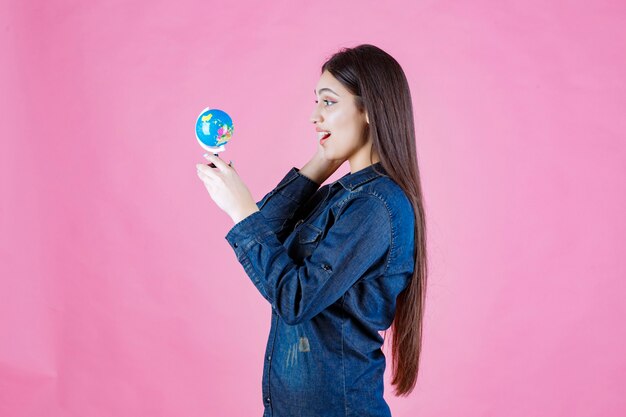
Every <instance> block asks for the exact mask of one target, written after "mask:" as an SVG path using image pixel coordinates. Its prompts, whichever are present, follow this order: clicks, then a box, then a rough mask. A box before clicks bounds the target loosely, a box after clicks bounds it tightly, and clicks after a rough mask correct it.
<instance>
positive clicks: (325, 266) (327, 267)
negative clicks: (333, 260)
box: [322, 265, 330, 271]
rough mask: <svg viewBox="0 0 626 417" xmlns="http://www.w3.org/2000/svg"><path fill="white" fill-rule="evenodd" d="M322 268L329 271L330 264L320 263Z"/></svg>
mask: <svg viewBox="0 0 626 417" xmlns="http://www.w3.org/2000/svg"><path fill="white" fill-rule="evenodd" d="M322 268H324V269H325V270H326V271H330V265H322Z"/></svg>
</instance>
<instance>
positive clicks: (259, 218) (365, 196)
mask: <svg viewBox="0 0 626 417" xmlns="http://www.w3.org/2000/svg"><path fill="white" fill-rule="evenodd" d="M257 206H258V207H259V210H260V211H258V212H255V213H253V214H251V215H249V216H248V217H246V218H245V219H243V220H241V221H240V222H239V223H237V224H236V225H234V226H233V227H232V228H231V229H230V230H229V232H228V234H227V235H226V237H225V239H226V240H227V241H228V243H229V244H230V245H231V247H232V248H233V250H234V251H235V254H236V256H237V260H238V261H239V262H240V263H241V265H242V266H243V268H244V270H245V272H246V274H247V275H248V277H249V278H250V279H251V280H252V283H253V284H254V285H255V287H256V288H257V289H258V291H259V292H260V293H261V295H262V296H263V297H264V298H265V299H266V300H267V301H268V302H269V303H270V304H271V306H272V317H271V320H272V321H271V327H270V332H269V338H268V341H267V346H266V351H265V363H264V367H263V380H262V390H263V404H264V408H265V409H264V414H263V416H264V417H299V416H302V417H305V416H307V417H308V416H311V417H314V416H315V417H321V416H323V417H334V416H343V417H348V416H355V417H356V416H358V417H366V416H377V417H378V416H390V415H391V414H390V410H389V407H388V405H387V403H386V402H385V400H384V398H383V388H384V387H383V374H384V371H385V356H384V354H383V352H382V350H381V347H382V344H383V337H382V336H381V334H380V333H379V332H380V331H382V330H385V329H387V328H388V327H389V326H390V325H391V322H392V320H393V317H394V313H395V307H396V297H397V296H398V294H399V293H400V292H401V291H402V290H403V289H404V288H405V287H406V285H407V284H408V282H409V280H410V279H411V276H412V273H413V269H414V262H415V261H414V258H413V244H414V233H413V227H414V222H415V220H414V214H413V207H412V206H411V204H410V201H409V200H408V198H407V197H406V195H405V194H404V192H403V191H402V189H401V188H400V187H399V186H398V185H397V184H396V183H395V182H394V181H393V180H392V179H391V178H390V177H389V176H387V175H386V172H385V171H384V169H383V167H382V165H381V164H380V162H378V163H376V164H374V165H370V166H368V167H366V168H363V169H361V170H359V171H357V172H354V173H348V174H346V175H344V176H343V177H342V178H340V179H339V180H337V181H335V182H333V183H330V184H327V185H324V186H322V187H321V188H320V186H319V184H317V183H315V182H314V181H312V180H311V179H309V178H307V177H306V176H304V175H303V174H301V173H300V172H299V170H298V169H297V168H295V167H293V168H291V170H290V171H289V172H288V173H287V175H286V176H285V177H284V178H283V179H282V180H281V181H280V183H279V184H278V185H277V186H276V188H274V189H273V190H272V191H270V192H269V193H268V194H267V195H265V197H263V199H262V200H261V201H260V202H258V203H257Z"/></svg>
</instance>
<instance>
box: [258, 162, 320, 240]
mask: <svg viewBox="0 0 626 417" xmlns="http://www.w3.org/2000/svg"><path fill="white" fill-rule="evenodd" d="M319 186H320V184H318V183H316V182H315V181H313V180H311V179H310V178H308V177H306V176H305V175H303V174H301V173H300V170H299V169H298V168H296V167H292V168H291V169H290V170H289V172H288V173H287V175H285V176H284V177H283V179H282V180H281V181H280V182H279V183H278V185H277V186H276V188H274V189H273V190H272V191H270V192H269V193H267V194H266V195H265V197H263V198H262V199H261V201H259V202H258V203H256V205H257V207H258V208H259V210H260V211H261V213H262V214H263V217H265V223H266V225H267V227H269V228H270V229H271V230H272V231H274V233H275V234H276V236H277V237H278V239H279V240H280V241H281V242H284V241H285V239H286V237H287V236H288V234H289V232H290V231H291V227H290V225H292V223H293V220H294V219H293V216H294V214H295V213H296V210H297V209H298V208H300V206H302V205H303V204H304V203H305V202H306V201H307V200H308V199H309V198H311V196H312V195H313V194H315V191H317V189H318V188H319Z"/></svg>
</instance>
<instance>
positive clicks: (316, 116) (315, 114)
mask: <svg viewBox="0 0 626 417" xmlns="http://www.w3.org/2000/svg"><path fill="white" fill-rule="evenodd" d="M310 120H311V123H319V122H321V121H322V120H321V114H320V111H319V106H318V105H317V104H316V105H315V108H314V109H313V113H312V114H311V118H310Z"/></svg>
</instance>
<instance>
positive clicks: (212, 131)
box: [196, 107, 233, 152]
mask: <svg viewBox="0 0 626 417" xmlns="http://www.w3.org/2000/svg"><path fill="white" fill-rule="evenodd" d="M232 136H233V120H232V119H231V118H230V116H229V115H228V113H226V112H225V111H222V110H219V109H209V108H208V107H207V108H206V109H204V110H202V113H200V116H198V119H197V120H196V138H197V139H198V142H199V143H200V146H202V147H203V148H204V149H206V150H207V151H210V152H219V151H222V150H224V147H223V145H225V144H226V143H227V142H228V141H229V140H230V139H231V137H232Z"/></svg>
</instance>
